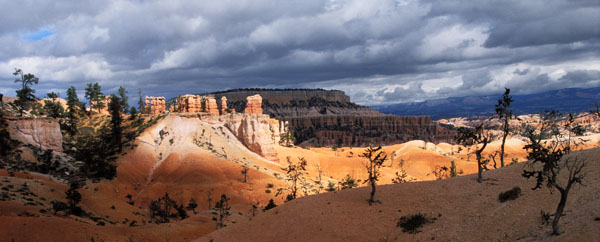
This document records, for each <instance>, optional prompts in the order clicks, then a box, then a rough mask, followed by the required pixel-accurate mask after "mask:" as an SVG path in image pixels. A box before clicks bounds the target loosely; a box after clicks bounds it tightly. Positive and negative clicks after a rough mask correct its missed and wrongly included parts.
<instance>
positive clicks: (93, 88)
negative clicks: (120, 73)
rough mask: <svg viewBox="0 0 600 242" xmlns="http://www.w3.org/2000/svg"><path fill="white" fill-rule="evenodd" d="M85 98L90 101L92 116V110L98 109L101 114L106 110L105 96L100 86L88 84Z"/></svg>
mask: <svg viewBox="0 0 600 242" xmlns="http://www.w3.org/2000/svg"><path fill="white" fill-rule="evenodd" d="M85 98H87V99H88V100H89V103H90V105H89V107H90V114H91V112H92V109H94V108H95V109H96V110H97V111H98V112H100V109H102V108H104V105H105V104H104V94H103V93H102V87H100V84H98V83H97V82H96V83H88V84H87V87H86V88H85Z"/></svg>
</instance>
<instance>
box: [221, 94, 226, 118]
mask: <svg viewBox="0 0 600 242" xmlns="http://www.w3.org/2000/svg"><path fill="white" fill-rule="evenodd" d="M226 113H227V97H225V96H223V97H221V114H226Z"/></svg>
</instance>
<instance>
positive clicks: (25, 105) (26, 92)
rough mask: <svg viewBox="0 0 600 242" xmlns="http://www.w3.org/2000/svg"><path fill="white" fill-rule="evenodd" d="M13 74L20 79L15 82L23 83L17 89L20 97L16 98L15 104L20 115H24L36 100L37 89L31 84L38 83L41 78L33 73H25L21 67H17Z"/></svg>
mask: <svg viewBox="0 0 600 242" xmlns="http://www.w3.org/2000/svg"><path fill="white" fill-rule="evenodd" d="M13 75H14V76H17V77H18V79H16V80H15V83H21V89H19V90H17V98H18V99H17V100H15V102H14V105H15V106H16V107H17V109H18V110H19V116H21V117H22V116H23V112H24V111H28V110H29V109H30V108H31V105H32V103H33V102H34V101H35V95H34V93H35V90H33V89H32V88H30V87H29V86H31V85H33V84H38V81H39V78H37V77H35V75H33V74H31V73H27V74H23V71H22V70H21V69H16V68H15V72H14V73H13Z"/></svg>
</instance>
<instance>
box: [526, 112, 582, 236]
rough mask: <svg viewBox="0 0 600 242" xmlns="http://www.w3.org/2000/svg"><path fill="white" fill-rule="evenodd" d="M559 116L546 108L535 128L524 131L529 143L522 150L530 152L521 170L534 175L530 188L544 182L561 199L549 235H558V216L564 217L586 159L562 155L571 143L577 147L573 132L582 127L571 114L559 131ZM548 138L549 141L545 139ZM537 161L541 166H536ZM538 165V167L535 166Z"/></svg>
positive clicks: (566, 152) (578, 130)
mask: <svg viewBox="0 0 600 242" xmlns="http://www.w3.org/2000/svg"><path fill="white" fill-rule="evenodd" d="M559 118H560V115H559V114H558V113H557V112H555V111H547V112H546V113H545V114H544V115H543V118H542V122H541V125H540V127H539V129H538V130H529V131H528V134H527V139H528V143H527V145H525V147H524V149H526V150H527V152H528V153H529V154H528V156H527V158H528V159H529V160H530V163H528V164H527V166H526V169H525V170H523V174H522V175H523V176H524V177H526V178H531V177H535V179H536V185H535V187H533V188H532V189H533V190H536V189H539V188H541V187H542V186H543V185H545V186H546V187H548V188H549V189H551V190H552V189H556V190H558V191H559V193H560V201H559V202H558V205H557V207H556V212H555V213H554V215H553V216H554V218H553V220H552V234H554V235H559V234H560V233H561V232H560V231H559V228H558V222H559V220H560V217H562V216H564V214H563V211H564V209H565V206H566V204H567V198H568V196H569V192H570V191H571V188H573V186H574V185H577V184H580V185H581V184H582V181H583V178H584V177H585V173H584V172H583V167H584V166H585V162H586V161H585V159H583V158H580V157H577V156H574V157H573V156H569V157H564V156H565V155H567V154H569V153H570V152H571V150H572V144H573V145H574V146H577V145H578V144H581V143H582V142H584V140H582V139H579V140H573V139H572V135H583V132H584V130H583V128H582V127H581V126H579V125H576V124H575V122H574V119H573V116H572V115H570V114H569V117H568V118H567V120H566V121H565V122H564V124H563V127H562V129H563V130H564V131H563V132H564V133H561V131H560V128H559V125H558V124H557V123H556V120H558V119H559ZM546 137H549V138H550V139H549V140H544V138H546ZM537 164H540V165H541V167H540V165H537ZM536 165H537V166H536ZM564 168H566V169H567V171H568V177H567V180H566V184H565V183H563V182H564V181H562V182H561V181H560V180H559V176H560V174H561V171H563V169H564Z"/></svg>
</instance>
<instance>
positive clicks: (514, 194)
mask: <svg viewBox="0 0 600 242" xmlns="http://www.w3.org/2000/svg"><path fill="white" fill-rule="evenodd" d="M520 195H521V188H520V187H513V189H510V190H508V191H506V192H501V193H500V194H498V201H500V202H501V203H503V202H506V201H508V200H515V199H517V198H518V197H519V196H520Z"/></svg>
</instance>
